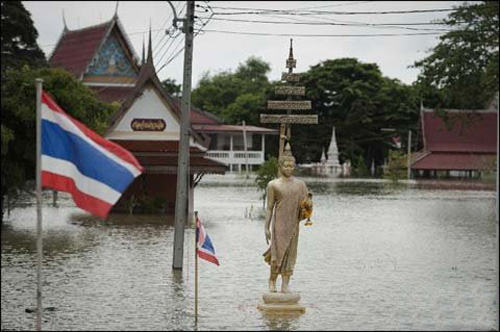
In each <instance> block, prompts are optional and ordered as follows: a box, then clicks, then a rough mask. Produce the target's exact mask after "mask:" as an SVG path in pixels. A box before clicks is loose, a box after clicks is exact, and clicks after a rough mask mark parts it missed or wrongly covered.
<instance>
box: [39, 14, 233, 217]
mask: <svg viewBox="0 0 500 332" xmlns="http://www.w3.org/2000/svg"><path fill="white" fill-rule="evenodd" d="M143 53H144V51H143ZM49 63H50V65H51V67H62V68H64V69H66V70H68V71H69V72H71V73H72V74H74V75H75V76H76V77H77V78H78V79H80V80H81V81H82V82H83V83H84V84H85V85H87V86H89V87H90V88H91V89H93V90H94V91H95V92H96V93H97V95H98V97H99V99H100V100H102V101H104V102H118V103H120V107H119V109H118V110H117V112H116V113H115V114H114V115H113V117H112V119H111V125H110V127H109V128H108V130H107V132H106V134H105V137H106V138H107V139H109V140H111V141H113V142H115V143H117V144H119V145H121V146H123V147H124V148H126V149H127V150H129V151H130V152H132V153H133V154H134V156H135V157H136V158H137V159H138V160H139V162H140V163H141V165H142V166H144V168H145V171H144V173H143V174H142V175H141V176H139V177H138V178H137V179H136V180H135V181H134V183H133V184H132V185H131V186H130V187H129V188H128V189H127V191H126V192H125V193H124V194H123V196H122V197H121V199H120V200H119V201H118V203H117V204H116V205H115V206H114V208H113V211H115V212H129V213H165V214H170V215H173V214H174V213H175V200H176V188H177V163H178V151H179V138H180V112H181V108H180V101H179V100H176V99H174V98H173V97H172V96H170V95H169V94H167V93H166V92H165V89H164V88H163V87H162V85H161V83H160V81H159V79H158V77H157V75H156V70H155V68H154V65H153V55H152V45H151V31H150V33H149V47H148V51H147V59H144V55H143V59H142V63H140V62H139V59H138V57H137V56H136V54H135V53H134V51H133V47H132V45H131V43H130V41H129V40H128V39H127V36H126V34H125V32H124V29H123V28H122V26H121V23H120V21H119V19H118V16H117V15H115V16H114V17H113V18H112V19H111V20H110V21H108V22H106V23H103V24H99V25H96V26H92V27H88V28H84V29H79V30H74V31H70V30H68V29H67V28H66V27H65V28H64V30H63V32H62V34H61V36H60V38H59V40H58V43H57V45H56V46H55V48H54V51H53V53H52V54H51V56H50V58H49ZM193 118H195V119H197V121H201V120H199V119H201V118H209V116H208V115H206V114H203V112H201V111H194V112H191V119H193ZM189 132H190V133H191V137H190V164H189V174H190V189H189V212H190V214H192V211H193V196H194V195H193V190H194V187H195V186H196V184H197V183H198V182H199V181H200V180H201V178H202V177H203V175H205V174H224V173H225V172H226V168H227V166H226V165H225V164H223V163H221V162H219V161H216V160H214V159H211V158H209V157H208V156H207V151H208V146H209V144H210V137H209V136H208V135H207V134H204V133H202V132H200V131H198V130H196V129H195V128H194V127H193V126H191V125H190V128H189ZM188 220H190V218H189V216H188Z"/></svg>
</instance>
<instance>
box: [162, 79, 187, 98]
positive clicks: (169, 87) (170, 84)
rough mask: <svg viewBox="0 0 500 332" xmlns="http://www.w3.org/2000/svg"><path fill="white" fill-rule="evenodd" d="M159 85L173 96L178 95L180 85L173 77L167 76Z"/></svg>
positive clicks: (180, 89) (179, 94) (180, 88)
mask: <svg viewBox="0 0 500 332" xmlns="http://www.w3.org/2000/svg"><path fill="white" fill-rule="evenodd" d="M161 85H162V86H163V87H164V88H165V91H166V92H167V93H168V94H170V95H171V96H174V97H180V96H181V91H182V87H181V85H180V84H177V83H175V80H174V79H170V78H167V79H165V80H163V81H162V82H161Z"/></svg>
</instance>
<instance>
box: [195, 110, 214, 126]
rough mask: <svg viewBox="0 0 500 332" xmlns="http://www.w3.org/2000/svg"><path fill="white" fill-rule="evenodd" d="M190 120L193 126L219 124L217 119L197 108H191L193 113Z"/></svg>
mask: <svg viewBox="0 0 500 332" xmlns="http://www.w3.org/2000/svg"><path fill="white" fill-rule="evenodd" d="M189 118H190V120H191V124H211V125H216V124H219V122H218V121H217V120H216V119H214V118H213V117H210V116H208V115H207V114H206V113H205V112H202V111H200V110H198V109H195V108H191V112H189Z"/></svg>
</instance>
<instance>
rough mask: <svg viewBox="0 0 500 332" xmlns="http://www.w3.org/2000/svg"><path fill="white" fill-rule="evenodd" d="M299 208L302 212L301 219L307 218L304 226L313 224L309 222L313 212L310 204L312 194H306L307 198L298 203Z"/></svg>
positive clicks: (311, 203)
mask: <svg viewBox="0 0 500 332" xmlns="http://www.w3.org/2000/svg"><path fill="white" fill-rule="evenodd" d="M300 208H301V212H302V217H303V218H302V219H305V218H307V220H306V222H305V224H304V226H312V224H313V222H312V221H311V216H312V212H313V202H312V194H311V193H308V194H307V198H306V199H305V200H303V201H302V202H300Z"/></svg>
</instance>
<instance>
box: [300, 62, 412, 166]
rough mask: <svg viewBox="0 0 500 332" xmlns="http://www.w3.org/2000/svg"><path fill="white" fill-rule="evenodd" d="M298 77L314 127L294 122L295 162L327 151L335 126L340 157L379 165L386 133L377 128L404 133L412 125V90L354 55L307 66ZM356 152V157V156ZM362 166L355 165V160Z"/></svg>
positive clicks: (384, 145)
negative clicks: (315, 120)
mask: <svg viewBox="0 0 500 332" xmlns="http://www.w3.org/2000/svg"><path fill="white" fill-rule="evenodd" d="M301 81H302V82H303V84H304V85H305V86H306V92H307V99H310V100H312V102H313V109H314V110H316V111H317V113H318V117H319V124H318V125H317V127H316V128H315V129H314V130H310V128H306V127H308V126H296V127H295V128H296V129H295V128H294V129H293V130H292V131H293V132H294V134H293V135H292V136H293V137H294V139H292V145H293V148H294V153H296V155H297V158H298V160H299V162H310V161H318V160H319V159H320V157H321V153H322V150H323V149H324V150H325V151H326V150H328V147H329V144H330V138H331V133H332V127H333V126H335V131H336V137H337V144H338V148H339V154H340V159H341V162H343V161H345V160H347V159H349V160H350V161H351V163H352V165H353V166H355V167H358V166H363V167H370V166H371V163H372V162H374V163H375V165H376V166H377V165H380V164H383V162H384V158H385V157H386V155H387V148H388V144H389V139H390V138H389V137H387V135H386V134H384V133H382V132H381V129H382V128H385V127H392V128H395V129H397V130H398V131H400V132H404V131H406V132H407V129H408V127H409V126H416V123H417V119H418V115H417V110H418V106H417V105H416V98H415V97H414V93H413V89H412V88H411V87H409V86H405V85H404V84H402V83H401V82H399V81H397V80H391V79H388V78H386V77H383V76H382V74H381V72H380V69H379V68H378V66H377V65H376V64H371V63H361V62H359V61H358V60H357V59H354V58H343V59H335V60H326V61H323V62H321V63H319V64H317V65H315V66H312V67H311V68H310V69H309V71H308V72H306V73H304V75H303V78H301ZM360 156H361V158H360ZM360 160H361V161H364V163H365V165H357V164H358V162H359V161H360Z"/></svg>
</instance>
